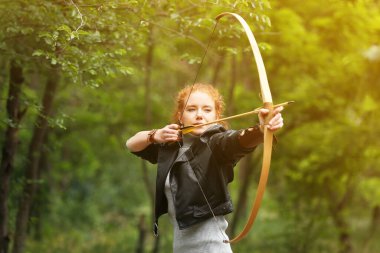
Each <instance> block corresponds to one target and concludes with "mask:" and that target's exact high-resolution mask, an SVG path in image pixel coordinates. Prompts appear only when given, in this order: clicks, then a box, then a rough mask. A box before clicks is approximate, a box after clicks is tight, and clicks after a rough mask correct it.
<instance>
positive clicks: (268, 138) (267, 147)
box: [216, 12, 274, 243]
mask: <svg viewBox="0 0 380 253" xmlns="http://www.w3.org/2000/svg"><path fill="white" fill-rule="evenodd" d="M225 16H232V17H234V18H236V19H237V20H238V21H239V22H240V24H241V25H242V26H243V28H244V31H245V33H246V35H247V37H248V40H249V43H250V45H251V48H252V52H253V56H254V57H255V61H256V65H257V69H258V72H259V78H260V87H261V98H262V100H263V108H266V109H268V110H269V113H268V115H267V116H266V118H265V122H264V153H263V162H262V167H261V175H260V181H259V185H258V189H257V193H256V197H255V200H254V203H253V205H252V208H251V211H250V215H249V218H248V221H247V222H246V225H245V226H244V229H243V231H242V232H240V233H239V234H238V235H237V236H236V237H235V238H233V239H230V240H229V241H225V242H226V243H234V242H238V241H240V240H241V239H243V238H244V237H245V236H246V235H247V234H248V232H249V230H250V229H251V227H252V225H253V222H254V221H255V219H256V216H257V213H258V211H259V208H260V205H261V201H262V198H263V196H264V192H265V187H266V184H267V180H268V175H269V169H270V162H271V156H272V144H273V132H272V131H270V130H269V129H268V127H267V125H268V122H269V121H270V119H271V118H272V117H273V108H274V106H273V101H272V94H271V92H270V89H269V84H268V78H267V74H266V72H265V66H264V62H263V59H262V57H261V54H260V50H259V47H258V45H257V42H256V40H255V37H254V36H253V33H252V31H251V29H250V28H249V26H248V24H247V22H246V21H245V20H244V19H243V18H242V17H241V16H240V15H238V14H236V13H232V12H224V13H221V14H219V15H218V16H217V17H216V20H217V21H219V19H221V18H222V17H225Z"/></svg>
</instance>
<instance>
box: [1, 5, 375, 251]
mask: <svg viewBox="0 0 380 253" xmlns="http://www.w3.org/2000/svg"><path fill="white" fill-rule="evenodd" d="M3 2H4V3H2V4H1V5H0V28H1V29H0V31H1V32H0V54H1V55H2V58H1V59H0V64H1V67H2V68H1V70H0V71H1V75H0V82H1V83H2V84H4V85H1V86H0V94H1V97H2V100H1V101H2V106H1V107H0V108H1V111H0V115H1V123H2V124H1V125H0V129H1V130H5V129H6V127H7V126H8V125H12V122H10V120H8V119H7V117H6V113H5V110H4V108H5V98H6V96H7V89H8V86H7V85H5V84H7V83H8V81H9V73H8V72H9V63H10V62H11V61H12V60H16V61H17V62H18V63H19V64H20V65H21V66H22V68H23V75H24V78H25V82H24V85H23V87H22V102H21V104H22V107H23V108H27V113H26V116H25V118H24V119H23V121H22V122H21V126H20V127H21V128H20V131H19V140H20V145H19V149H18V153H17V156H16V161H15V166H16V168H15V173H14V174H13V175H12V182H11V183H12V186H11V191H12V192H11V199H10V201H9V202H10V203H9V206H10V228H11V232H13V231H12V229H13V226H14V220H15V218H14V215H15V210H16V208H17V200H18V197H19V194H20V191H21V189H22V188H21V185H22V182H23V176H22V175H23V174H24V173H23V171H21V169H22V168H23V167H22V165H23V164H25V160H26V153H27V149H28V142H29V140H30V138H31V134H32V131H33V128H34V119H35V117H36V116H37V115H39V114H40V113H41V109H42V108H41V97H42V92H43V84H44V83H45V82H46V80H47V78H48V77H49V76H51V75H52V74H53V73H56V72H55V71H57V72H58V73H59V77H58V76H57V78H59V84H60V86H59V88H58V94H57V96H56V100H55V103H54V115H53V116H52V117H51V118H49V126H50V130H49V135H48V138H47V141H46V143H45V146H44V150H45V152H46V153H45V154H46V157H45V158H46V160H47V165H46V166H45V167H44V168H45V169H44V170H43V172H42V175H41V177H42V178H41V179H42V180H41V181H40V185H41V186H40V193H39V194H40V197H41V200H39V201H41V202H39V203H40V205H37V204H36V205H35V206H34V210H35V212H34V214H33V215H34V216H33V217H32V220H33V222H32V223H31V224H32V225H30V238H29V240H28V245H27V250H26V251H27V252H68V249H70V252H81V253H82V252H133V251H134V250H135V247H136V244H137V240H138V224H139V220H140V218H141V217H142V215H143V216H144V217H145V223H144V224H145V227H146V231H147V239H146V240H147V241H146V244H145V246H146V251H150V249H151V248H152V247H153V236H152V234H151V233H150V228H151V223H152V222H151V215H152V214H151V202H150V200H149V194H148V190H147V188H148V187H147V186H146V184H145V183H144V179H143V178H144V176H143V171H142V165H141V161H140V160H139V159H137V158H136V157H134V156H133V155H132V154H130V153H129V152H128V151H127V150H126V148H125V144H124V143H125V141H126V140H127V138H128V137H130V136H131V135H133V134H134V133H136V132H137V131H139V130H143V129H149V128H158V127H162V126H164V125H165V124H167V123H169V122H170V120H171V119H170V117H171V111H172V108H173V99H174V96H175V94H176V91H177V90H178V89H179V88H182V87H184V85H186V84H191V83H192V81H193V79H194V76H195V73H196V71H197V70H198V67H199V63H200V61H201V59H202V56H203V53H204V50H205V49H206V47H207V44H208V42H209V40H210V39H211V44H210V48H209V50H208V53H207V55H206V57H205V61H204V63H203V65H202V68H201V70H200V75H199V77H198V81H201V82H212V81H213V80H216V81H215V82H216V83H215V85H217V86H218V88H219V89H220V90H221V91H222V93H223V94H224V97H225V98H226V99H227V98H228V99H230V104H228V107H231V111H230V113H233V112H236V113H240V112H244V111H248V110H252V109H253V108H255V107H258V106H260V105H261V102H260V101H261V100H260V98H259V95H258V93H259V84H258V76H257V73H256V72H257V71H256V66H255V63H254V62H253V60H252V57H251V52H250V49H249V47H248V41H247V39H246V38H245V35H244V33H243V32H242V29H241V27H240V26H239V25H238V24H237V23H236V22H233V21H232V20H230V19H225V20H221V22H220V23H219V24H218V26H217V29H216V30H215V33H214V35H213V36H212V37H211V38H210V36H211V32H212V29H213V26H214V24H215V20H214V18H215V16H216V15H217V14H219V13H221V12H223V11H232V12H236V13H239V14H241V15H242V16H243V17H244V18H245V19H246V20H247V22H248V23H249V24H250V26H251V28H252V29H253V31H254V34H255V37H256V39H257V41H258V42H260V49H261V52H262V55H263V58H264V62H265V65H266V68H267V72H268V77H269V81H270V86H271V89H272V93H273V98H274V100H275V101H274V102H275V103H280V102H283V101H288V100H295V101H296V103H295V104H293V105H290V106H289V107H287V108H286V109H285V111H284V113H283V115H284V118H285V124H286V127H285V129H284V130H282V131H280V133H279V134H278V140H279V143H278V144H277V146H276V149H275V151H274V155H273V162H272V172H271V177H270V182H269V186H268V192H267V193H266V195H265V199H264V202H263V205H264V206H263V208H262V209H261V210H260V214H259V217H258V221H257V222H256V223H255V225H254V228H253V231H252V233H251V234H250V235H249V237H248V238H247V239H245V240H244V241H242V242H241V243H238V244H237V245H236V246H233V248H234V252H277V253H278V252H284V253H286V252H292V253H293V252H310V253H312V252H338V251H339V248H340V244H339V234H340V233H341V232H342V231H343V230H346V231H348V232H350V235H351V238H350V239H351V242H352V244H353V247H354V250H356V251H360V249H361V248H365V250H366V252H368V253H370V252H377V251H378V249H379V248H380V245H378V243H376V242H375V243H373V240H372V242H371V243H369V242H367V241H366V237H368V238H376V235H378V233H379V231H378V230H377V234H376V231H375V232H374V234H371V233H372V230H371V227H372V226H373V224H375V223H376V220H372V218H371V217H372V216H371V215H372V213H371V211H372V210H373V209H374V208H375V207H378V206H379V205H380V203H379V199H380V192H379V190H378V189H379V184H380V181H379V175H380V171H379V165H380V164H379V159H378V157H379V155H380V154H379V153H380V150H379V147H380V143H379V138H378V136H379V129H378V127H377V126H378V125H380V122H379V118H380V117H379V113H378V109H379V102H378V101H379V98H380V92H379V89H378V87H379V84H380V75H379V72H378V69H379V67H380V61H379V59H380V57H379V43H380V41H379V36H378V35H379V33H380V25H379V24H380V16H379V14H378V12H377V10H378V8H379V4H378V3H377V2H376V1H370V0H368V1H328V4H327V3H325V2H323V1H303V2H302V4H300V2H299V1H295V0H286V1H274V0H273V1H260V0H256V1H245V0H241V1H229V0H225V1H174V0H166V1H128V0H126V1H116V0H115V1H106V2H104V1H102V2H101V1H95V0H92V1H75V0H73V1H43V0H38V1H26V0H17V1H3ZM11 14H12V15H11ZM149 48H151V49H152V52H153V54H152V62H151V65H149V63H148V62H149V61H148V57H147V55H148V52H149ZM234 59H235V61H236V76H235V79H236V80H235V82H236V83H235V88H234V89H233V94H232V96H231V97H229V95H230V94H229V91H230V88H231V85H232V83H233V80H232V79H233V78H232V76H231V75H232V74H231V73H232V71H231V68H232V64H233V62H234ZM219 63H221V64H220V69H219V72H217V71H216V69H217V68H218V66H219ZM149 71H150V72H149ZM149 73H150V76H148V75H149ZM215 76H216V77H215ZM148 77H149V78H150V81H151V85H150V91H149V92H148V91H147V88H146V86H145V84H146V82H147V80H148V79H149V78H148ZM214 77H215V79H213V78H214ZM148 105H149V106H148ZM148 108H150V111H149V110H148ZM147 114H150V116H151V118H150V120H149V117H148V116H147ZM226 116H228V115H226ZM256 121H257V119H256V118H255V117H254V118H249V119H247V118H245V119H241V120H238V121H236V122H231V123H230V124H231V126H232V127H233V128H240V127H247V126H250V125H253V124H255V122H256ZM2 132H4V131H2ZM3 136H4V134H2V135H1V137H0V138H1V141H3V138H4V137H3ZM255 163H257V161H256V160H255ZM147 170H148V172H149V176H148V178H149V180H150V183H151V184H152V185H154V180H155V166H153V165H148V168H147ZM238 186H239V185H238V184H237V185H233V186H232V187H231V190H232V194H233V195H236V191H237V190H238ZM153 188H154V187H153ZM255 189H256V185H253V186H251V189H250V192H253V193H254V191H255ZM248 202H249V201H248ZM41 203H42V204H41ZM249 205H250V204H249ZM38 206H41V207H40V209H39V207H38ZM38 210H39V211H40V212H41V214H40V215H37V214H36V213H38ZM338 219H342V220H343V221H344V222H345V223H346V224H347V227H345V228H343V227H339V226H337V220H338ZM241 222H243V221H241ZM358 224H359V225H358ZM363 224H364V225H363ZM242 225H243V224H241V225H240V226H242ZM354 228H357V229H358V230H357V231H359V232H353V229H354ZM160 229H161V231H163V232H162V233H161V248H160V249H161V252H170V251H171V247H172V244H171V243H172V235H171V233H170V231H171V224H170V223H169V222H168V220H167V219H166V218H165V217H164V218H163V219H162V220H160ZM37 234H40V235H42V236H40V237H38V236H32V235H37ZM367 235H368V236H367Z"/></svg>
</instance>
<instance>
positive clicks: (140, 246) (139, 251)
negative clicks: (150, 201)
mask: <svg viewBox="0 0 380 253" xmlns="http://www.w3.org/2000/svg"><path fill="white" fill-rule="evenodd" d="M145 238H146V227H145V215H144V214H142V215H141V216H140V222H139V240H138V242H137V247H136V253H144V244H145Z"/></svg>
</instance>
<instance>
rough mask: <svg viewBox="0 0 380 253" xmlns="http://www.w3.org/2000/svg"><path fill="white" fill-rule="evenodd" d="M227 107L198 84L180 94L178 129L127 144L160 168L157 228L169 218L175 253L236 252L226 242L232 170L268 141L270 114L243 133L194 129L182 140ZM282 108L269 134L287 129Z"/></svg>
mask: <svg viewBox="0 0 380 253" xmlns="http://www.w3.org/2000/svg"><path fill="white" fill-rule="evenodd" d="M223 109H224V104H223V100H222V97H221V96H220V94H219V92H218V91H217V90H216V89H215V88H214V87H213V86H211V85H208V84H195V85H194V86H192V87H191V86H188V87H185V88H184V89H182V90H181V91H180V92H179V93H178V97H177V104H176V110H175V113H174V116H173V122H177V123H175V124H170V125H167V126H165V127H163V128H161V129H154V130H150V131H141V132H138V133H137V134H136V135H134V136H133V137H131V138H130V139H129V140H128V141H127V147H128V149H129V150H130V151H131V152H132V153H133V154H135V155H137V156H139V157H141V158H143V159H145V160H148V161H149V162H151V163H153V164H158V169H157V179H156V201H155V219H156V220H155V224H154V232H155V234H156V235H157V233H158V218H159V217H160V216H161V215H162V214H165V213H168V214H169V217H170V219H171V221H172V224H173V228H174V239H173V252H175V253H187V252H207V253H213V252H215V253H216V252H217V253H220V252H232V250H231V247H230V245H229V244H227V243H223V240H228V237H227V235H226V233H225V230H226V229H227V225H228V224H227V221H226V220H225V218H224V215H225V214H228V213H230V212H232V202H231V198H230V195H229V192H228V189H227V184H228V183H230V182H231V181H232V180H233V177H234V173H233V167H234V166H235V165H236V163H237V162H238V161H239V160H240V158H242V157H243V156H244V155H245V154H248V153H249V152H252V151H253V150H254V149H255V147H256V146H257V145H258V144H260V143H261V142H262V141H263V133H262V129H263V128H262V124H263V122H264V117H265V115H266V114H267V113H268V110H266V109H261V110H260V112H259V114H258V115H259V122H260V123H259V124H258V125H256V126H253V127H250V126H248V128H247V129H243V130H226V128H225V127H223V126H222V125H219V124H212V125H207V126H203V127H199V128H195V130H193V131H192V132H191V133H190V134H185V135H181V131H180V125H179V122H182V123H183V125H184V126H189V125H199V124H203V123H207V122H211V121H214V120H217V119H220V118H221V115H222V113H223ZM282 109H283V108H282V107H278V108H276V109H275V110H274V117H273V118H272V119H271V120H270V122H269V126H268V128H269V130H271V131H276V130H278V129H280V128H282V127H283V119H282V116H281V113H280V112H281V111H282Z"/></svg>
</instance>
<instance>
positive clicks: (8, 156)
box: [0, 62, 25, 253]
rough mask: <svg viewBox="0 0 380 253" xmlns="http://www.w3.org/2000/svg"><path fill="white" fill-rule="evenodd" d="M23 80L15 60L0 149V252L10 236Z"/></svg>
mask: <svg viewBox="0 0 380 253" xmlns="http://www.w3.org/2000/svg"><path fill="white" fill-rule="evenodd" d="M23 82H24V78H23V75H22V68H21V67H20V66H18V65H17V64H16V63H15V62H12V63H11V66H10V80H9V92H8V98H7V114H8V120H9V121H10V122H9V123H8V126H7V129H6V131H5V136H4V144H3V149H2V156H1V164H0V173H1V189H0V236H1V237H0V252H2V253H5V252H8V243H9V240H10V237H9V235H8V205H7V203H8V195H9V180H10V176H11V174H12V171H13V161H14V156H15V154H16V149H17V142H18V130H19V123H20V121H21V118H22V116H23V115H24V113H25V110H24V111H23V112H21V110H20V101H19V100H20V92H21V85H22V83H23Z"/></svg>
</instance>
